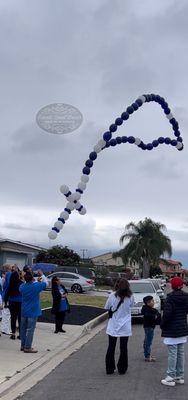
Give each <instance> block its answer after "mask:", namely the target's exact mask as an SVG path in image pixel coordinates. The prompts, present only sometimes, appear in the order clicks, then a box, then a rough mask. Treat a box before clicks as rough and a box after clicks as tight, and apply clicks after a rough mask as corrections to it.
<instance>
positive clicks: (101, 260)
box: [91, 252, 139, 276]
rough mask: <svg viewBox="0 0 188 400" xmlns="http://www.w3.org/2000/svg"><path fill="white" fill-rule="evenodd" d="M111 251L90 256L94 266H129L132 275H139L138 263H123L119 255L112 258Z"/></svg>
mask: <svg viewBox="0 0 188 400" xmlns="http://www.w3.org/2000/svg"><path fill="white" fill-rule="evenodd" d="M112 255H113V252H108V253H104V254H100V255H98V256H95V257H92V258H91V260H92V262H93V264H94V266H95V267H120V268H122V267H125V268H130V269H131V271H132V272H133V273H134V275H136V276H139V265H138V264H136V263H134V264H132V265H126V266H125V264H124V262H123V260H122V258H121V257H116V258H113V256H112Z"/></svg>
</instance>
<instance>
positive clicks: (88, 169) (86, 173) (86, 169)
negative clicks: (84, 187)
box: [82, 167, 90, 175]
mask: <svg viewBox="0 0 188 400" xmlns="http://www.w3.org/2000/svg"><path fill="white" fill-rule="evenodd" d="M82 172H83V174H85V175H89V174H90V168H89V167H84V168H83V170H82Z"/></svg>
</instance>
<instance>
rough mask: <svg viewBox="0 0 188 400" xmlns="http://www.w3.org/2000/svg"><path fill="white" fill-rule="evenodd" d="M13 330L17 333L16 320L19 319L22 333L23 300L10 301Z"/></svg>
mask: <svg viewBox="0 0 188 400" xmlns="http://www.w3.org/2000/svg"><path fill="white" fill-rule="evenodd" d="M9 310H10V322H11V331H12V333H13V334H15V333H16V321H17V320H18V327H19V334H20V321H21V302H19V301H11V302H10V303H9Z"/></svg>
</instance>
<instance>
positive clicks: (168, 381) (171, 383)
mask: <svg viewBox="0 0 188 400" xmlns="http://www.w3.org/2000/svg"><path fill="white" fill-rule="evenodd" d="M161 383H162V385H166V386H175V384H176V383H175V380H174V379H173V378H171V376H167V377H166V378H165V379H162V381H161Z"/></svg>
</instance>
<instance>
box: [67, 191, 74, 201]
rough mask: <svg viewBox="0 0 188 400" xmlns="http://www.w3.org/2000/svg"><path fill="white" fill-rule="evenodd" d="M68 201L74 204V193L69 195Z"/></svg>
mask: <svg viewBox="0 0 188 400" xmlns="http://www.w3.org/2000/svg"><path fill="white" fill-rule="evenodd" d="M68 201H69V202H70V203H72V202H73V201H74V195H73V193H71V194H69V196H68Z"/></svg>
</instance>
